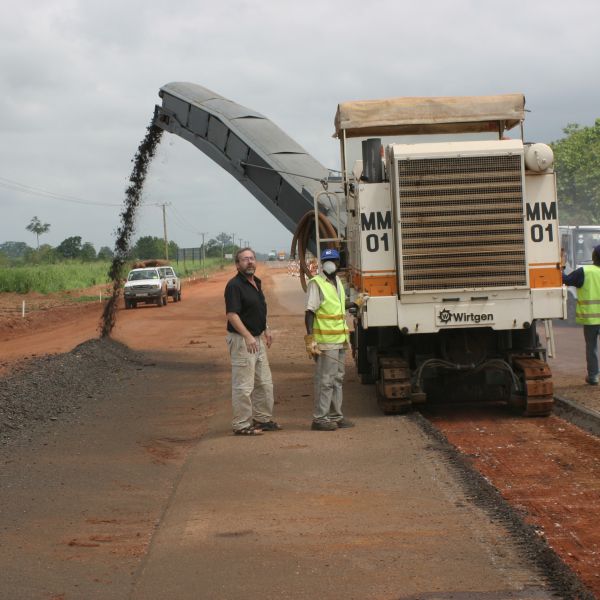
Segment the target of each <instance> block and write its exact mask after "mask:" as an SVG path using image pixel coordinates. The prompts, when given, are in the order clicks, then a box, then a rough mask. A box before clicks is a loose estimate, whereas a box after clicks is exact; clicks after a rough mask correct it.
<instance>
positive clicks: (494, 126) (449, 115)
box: [334, 94, 525, 138]
mask: <svg viewBox="0 0 600 600" xmlns="http://www.w3.org/2000/svg"><path fill="white" fill-rule="evenodd" d="M524 117H525V96H524V95H523V94H502V95H498V96H438V97H423V98H410V97H407V98H387V99H384V100H357V101H354V102H342V103H341V104H338V109H337V113H336V115H335V134H334V136H335V137H341V136H342V131H344V132H345V135H346V137H347V138H349V137H367V136H387V135H419V134H432V133H433V134H435V133H437V134H439V133H476V132H485V131H499V132H500V133H502V131H505V130H508V129H512V128H513V127H514V126H515V125H518V124H519V123H520V122H521V121H523V119H524Z"/></svg>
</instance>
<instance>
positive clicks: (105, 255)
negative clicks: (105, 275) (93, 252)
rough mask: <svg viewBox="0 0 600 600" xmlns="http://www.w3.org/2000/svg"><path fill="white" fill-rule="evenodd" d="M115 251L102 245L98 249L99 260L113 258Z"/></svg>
mask: <svg viewBox="0 0 600 600" xmlns="http://www.w3.org/2000/svg"><path fill="white" fill-rule="evenodd" d="M114 255H115V253H114V252H113V251H112V250H111V249H110V248H109V247H108V246H102V247H101V248H100V250H98V256H96V258H97V259H98V260H112V259H113V257H114Z"/></svg>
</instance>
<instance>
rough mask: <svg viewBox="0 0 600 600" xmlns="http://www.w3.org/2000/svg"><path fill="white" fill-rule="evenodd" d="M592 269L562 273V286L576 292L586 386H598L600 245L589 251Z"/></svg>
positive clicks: (589, 266)
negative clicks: (581, 326) (568, 286)
mask: <svg viewBox="0 0 600 600" xmlns="http://www.w3.org/2000/svg"><path fill="white" fill-rule="evenodd" d="M592 262H593V263H594V264H592V265H584V266H583V267H579V268H578V269H575V270H574V271H573V272H572V273H569V274H568V275H566V274H565V273H564V266H563V275H562V280H563V283H564V284H565V285H572V286H575V287H576V288H577V310H576V313H575V321H576V322H577V323H579V324H581V325H583V337H584V338H585V359H586V363H587V376H586V378H585V382H586V383H587V384H589V385H598V378H599V374H598V373H599V369H598V333H600V245H598V246H596V247H595V248H594V250H593V251H592Z"/></svg>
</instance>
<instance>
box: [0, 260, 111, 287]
mask: <svg viewBox="0 0 600 600" xmlns="http://www.w3.org/2000/svg"><path fill="white" fill-rule="evenodd" d="M109 267H110V263H108V262H91V263H84V262H78V261H68V262H63V263H59V264H55V265H39V266H28V267H8V268H0V292H17V293H19V294H26V293H28V292H39V293H41V294H49V293H52V292H62V291H66V290H73V289H81V288H87V287H91V286H93V285H97V284H104V283H108V269H109Z"/></svg>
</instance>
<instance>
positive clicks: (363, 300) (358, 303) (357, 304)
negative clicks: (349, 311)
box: [350, 293, 369, 308]
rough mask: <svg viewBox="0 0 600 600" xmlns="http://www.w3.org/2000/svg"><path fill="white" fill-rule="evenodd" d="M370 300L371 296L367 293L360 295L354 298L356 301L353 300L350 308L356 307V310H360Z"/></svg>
mask: <svg viewBox="0 0 600 600" xmlns="http://www.w3.org/2000/svg"><path fill="white" fill-rule="evenodd" d="M368 299H369V294H367V293H362V294H358V296H356V298H354V300H352V302H351V303H350V306H352V305H354V306H355V307H356V308H360V307H361V306H362V305H363V304H366V303H367V300H368Z"/></svg>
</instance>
